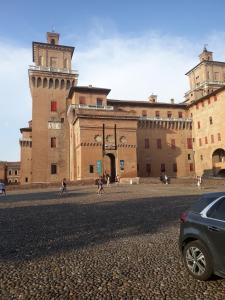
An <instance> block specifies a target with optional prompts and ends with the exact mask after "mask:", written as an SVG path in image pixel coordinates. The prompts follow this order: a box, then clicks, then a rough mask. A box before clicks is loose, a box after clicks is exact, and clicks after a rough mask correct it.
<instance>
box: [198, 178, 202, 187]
mask: <svg viewBox="0 0 225 300" xmlns="http://www.w3.org/2000/svg"><path fill="white" fill-rule="evenodd" d="M201 184H202V177H201V176H197V187H198V188H199V189H200V188H201Z"/></svg>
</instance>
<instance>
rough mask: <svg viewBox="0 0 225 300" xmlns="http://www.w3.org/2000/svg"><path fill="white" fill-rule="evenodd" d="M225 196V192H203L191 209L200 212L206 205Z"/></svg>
mask: <svg viewBox="0 0 225 300" xmlns="http://www.w3.org/2000/svg"><path fill="white" fill-rule="evenodd" d="M222 196H225V192H216V193H207V194H203V195H202V196H201V197H200V198H199V199H198V200H197V201H196V202H195V203H194V204H193V205H192V206H191V207H190V211H192V212H195V213H200V212H201V211H202V210H203V209H204V208H205V207H206V206H208V205H209V204H210V203H212V202H213V201H214V200H216V199H217V198H219V197H222Z"/></svg>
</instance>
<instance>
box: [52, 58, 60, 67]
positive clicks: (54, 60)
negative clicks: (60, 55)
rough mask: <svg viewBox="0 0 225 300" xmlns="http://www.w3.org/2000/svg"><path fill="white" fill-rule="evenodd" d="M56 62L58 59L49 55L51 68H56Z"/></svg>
mask: <svg viewBox="0 0 225 300" xmlns="http://www.w3.org/2000/svg"><path fill="white" fill-rule="evenodd" d="M57 64H58V59H57V57H50V66H51V67H53V68H56V67H57Z"/></svg>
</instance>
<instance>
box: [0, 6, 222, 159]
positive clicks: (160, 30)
mask: <svg viewBox="0 0 225 300" xmlns="http://www.w3.org/2000/svg"><path fill="white" fill-rule="evenodd" d="M224 9H225V2H223V1H222V0H215V1H202V0H200V1H197V0H196V1H193V0H188V1H186V0H184V1H181V0H180V1H173V0H170V1H166V0H164V1H163V0H162V1H151V0H149V1H147V0H140V1H128V0H121V1H117V0H114V1H108V0H105V1H101V0H96V1H95V0H92V1H85V0H83V1H76V0H75V1H56V0H55V1H52V0H50V1H42V0H41V1H32V0H30V1H23V0H20V1H1V9H0V66H1V69H0V70H1V71H0V87H1V88H0V122H1V126H0V135H1V143H0V160H9V161H10V160H19V153H20V152H19V143H18V140H19V137H20V133H19V128H20V127H24V126H26V125H27V121H28V120H30V119H31V98H30V93H29V86H28V76H27V69H28V66H29V65H30V64H32V51H31V43H32V41H42V42H45V34H46V32H47V31H51V30H52V28H54V29H55V31H57V32H60V35H61V43H62V44H65V45H72V46H75V47H76V51H75V55H74V60H73V68H74V69H78V70H79V73H80V77H79V84H80V85H85V84H93V85H97V86H102V87H107V88H111V89H112V92H111V93H110V95H109V97H111V98H117V99H134V100H139V99H140V100H146V99H147V97H148V96H149V95H150V94H151V93H155V94H158V97H159V100H160V101H163V102H166V101H169V99H170V98H175V101H176V102H181V101H182V100H183V95H184V93H185V92H186V91H187V90H188V80H187V78H186V77H185V75H184V74H185V72H186V71H187V70H188V69H190V68H191V67H193V66H194V65H195V64H197V63H198V54H199V53H200V52H201V50H202V48H203V45H204V44H205V43H206V44H208V48H209V50H212V51H214V57H215V59H216V60H225V51H224V49H225V18H224Z"/></svg>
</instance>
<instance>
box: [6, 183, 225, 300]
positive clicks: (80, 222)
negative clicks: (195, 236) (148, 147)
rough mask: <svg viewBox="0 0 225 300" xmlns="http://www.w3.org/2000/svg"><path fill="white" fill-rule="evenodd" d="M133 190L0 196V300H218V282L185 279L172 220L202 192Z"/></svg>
mask: <svg viewBox="0 0 225 300" xmlns="http://www.w3.org/2000/svg"><path fill="white" fill-rule="evenodd" d="M223 189H224V187H222V186H221V187H217V188H216V189H215V187H214V188H213V187H211V188H210V187H208V188H206V187H205V188H204V189H203V190H201V191H199V190H197V188H196V187H195V186H192V185H188V186H185V185H181V184H180V185H175V184H171V185H160V184H158V185H157V184H141V185H136V186H135V185H134V186H112V187H109V188H105V194H104V195H97V194H96V188H95V187H90V186H89V187H73V188H71V189H70V191H69V192H68V194H66V195H64V196H63V197H59V195H58V190H57V189H47V190H32V191H29V190H27V191H19V192H11V193H9V194H8V195H7V197H3V196H1V197H0V231H1V235H0V259H1V260H0V269H1V272H0V299H2V300H9V299H38V300H40V299H45V300H46V299H209V300H212V299H220V300H221V299H225V280H223V279H220V278H214V279H213V280H212V281H209V282H198V281H196V280H193V279H192V278H191V277H190V276H189V275H188V274H187V272H186V271H185V270H184V269H183V265H182V262H181V259H180V254H179V251H178V244H177V239H178V234H179V220H178V219H179V215H180V213H181V212H182V211H184V210H185V209H186V208H188V207H189V206H190V204H191V203H193V202H194V201H195V200H196V199H197V198H198V197H199V194H201V193H202V192H209V191H216V190H223Z"/></svg>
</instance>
